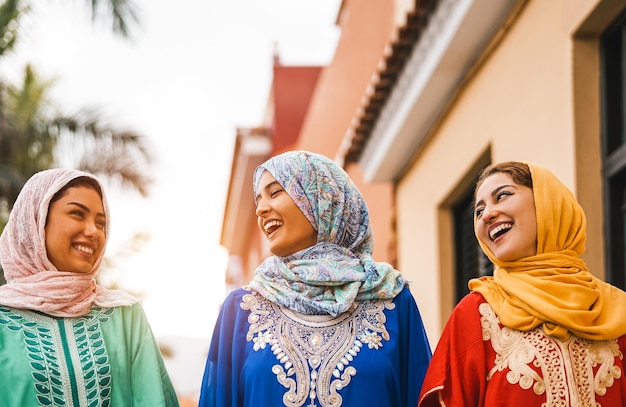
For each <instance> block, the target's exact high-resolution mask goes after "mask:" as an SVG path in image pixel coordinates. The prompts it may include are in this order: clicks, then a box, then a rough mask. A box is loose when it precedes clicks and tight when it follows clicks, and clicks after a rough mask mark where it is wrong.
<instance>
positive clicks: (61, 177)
mask: <svg viewBox="0 0 626 407" xmlns="http://www.w3.org/2000/svg"><path fill="white" fill-rule="evenodd" d="M78 177H89V178H92V179H94V180H96V181H98V180H97V179H96V178H95V177H94V176H93V175H91V174H89V173H85V172H82V171H78V170H72V169H51V170H46V171H41V172H39V173H37V174H35V175H33V176H32V177H31V178H30V179H29V180H28V182H26V184H25V185H24V187H23V188H22V190H21V191H20V194H19V196H18V198H17V200H16V201H15V204H14V206H13V209H12V210H11V213H10V215H9V221H8V223H7V225H6V227H5V228H4V231H3V232H2V235H1V236H0V263H1V264H2V269H3V271H4V276H5V279H6V281H7V284H5V285H3V286H0V304H2V305H5V306H9V307H14V308H20V309H29V310H35V311H40V312H43V313H45V314H48V315H52V316H56V317H78V316H82V315H85V314H87V313H88V312H89V310H90V309H91V307H92V306H93V305H94V304H95V305H99V306H102V307H114V306H120V305H130V304H133V303H135V302H137V301H138V299H137V298H135V297H134V296H132V295H131V294H129V293H127V292H125V291H121V290H108V289H106V288H104V287H101V286H99V285H98V284H97V283H96V280H95V275H96V274H97V272H98V270H99V268H100V264H101V262H102V258H103V256H104V250H103V251H102V253H101V255H100V257H99V258H98V259H97V261H96V262H95V263H94V267H93V269H92V270H91V272H90V273H87V274H83V273H73V272H67V271H63V270H57V269H56V267H55V266H54V265H53V264H52V263H51V262H50V260H49V259H48V255H47V253H46V243H45V225H46V219H47V215H48V209H49V206H50V200H51V199H52V197H53V196H54V194H56V193H57V192H58V191H59V190H60V189H61V188H63V187H64V186H65V185H66V184H67V183H69V182H70V181H71V180H73V179H75V178H78ZM98 184H100V183H99V182H98ZM100 190H101V192H102V204H103V207H104V210H105V214H106V226H105V230H106V232H107V233H106V234H107V237H106V239H107V241H108V235H109V231H110V229H109V227H110V214H109V207H108V202H107V200H106V196H105V194H104V190H103V188H102V186H100ZM105 245H106V241H105Z"/></svg>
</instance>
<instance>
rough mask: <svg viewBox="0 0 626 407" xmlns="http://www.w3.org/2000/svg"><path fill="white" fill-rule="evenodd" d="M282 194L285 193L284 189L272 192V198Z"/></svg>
mask: <svg viewBox="0 0 626 407" xmlns="http://www.w3.org/2000/svg"><path fill="white" fill-rule="evenodd" d="M281 192H283V190H282V189H275V190H273V191H272V192H270V196H271V197H272V198H273V197H275V196H276V195H277V194H279V193H281Z"/></svg>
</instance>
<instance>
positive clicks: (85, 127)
mask: <svg viewBox="0 0 626 407" xmlns="http://www.w3.org/2000/svg"><path fill="white" fill-rule="evenodd" d="M38 1H41V0H38ZM87 3H88V4H89V6H90V7H91V11H92V15H91V17H92V19H93V20H94V21H95V20H101V21H102V20H105V21H106V20H109V21H111V23H112V26H111V28H112V31H113V33H114V34H117V35H120V36H122V37H124V38H129V37H130V31H131V28H132V27H134V26H138V25H139V19H138V12H137V9H136V6H135V4H134V3H133V1H132V0H87ZM30 4H32V3H30V2H29V1H28V0H5V1H4V2H2V4H0V57H2V56H4V55H6V54H7V53H8V52H9V51H11V50H12V49H13V48H14V47H15V44H16V43H17V41H18V38H19V34H20V32H19V29H20V19H21V18H23V16H24V15H25V14H26V13H28V12H29V11H31V7H30ZM53 85H54V81H52V80H43V79H41V78H40V77H39V76H38V75H37V74H36V72H35V69H34V68H33V67H32V66H30V65H27V66H26V67H25V69H24V73H23V76H22V81H21V83H19V84H17V85H12V84H8V83H6V81H3V80H2V79H0V232H1V231H2V230H3V229H4V225H5V224H6V221H7V217H8V213H9V211H10V208H11V206H12V205H13V202H14V201H15V199H16V198H17V195H18V193H19V191H20V190H21V188H22V185H24V183H25V182H26V180H27V179H28V178H30V177H31V176H32V175H33V174H35V173H36V172H38V171H41V170H44V169H48V168H52V167H54V166H59V165H60V164H61V163H63V165H64V166H72V167H74V168H78V169H82V170H84V171H88V172H91V173H94V174H96V175H100V176H104V177H106V178H108V179H110V180H113V181H117V182H118V183H119V184H120V185H121V186H123V187H129V188H132V189H134V190H136V191H138V192H139V193H140V194H142V195H144V196H145V195H147V193H148V187H149V185H150V184H151V182H152V180H151V177H150V176H149V174H150V172H151V171H150V165H151V162H152V157H151V154H150V152H149V149H148V145H147V142H146V139H145V138H144V137H143V136H142V135H140V134H138V133H136V132H134V131H132V130H128V129H120V128H117V127H116V126H114V125H112V124H109V123H107V122H106V121H105V120H104V118H103V117H102V115H101V114H100V113H99V112H98V111H97V109H92V108H83V109H80V111H78V112H75V113H71V114H67V113H64V112H61V111H60V110H58V109H56V108H55V107H54V106H53V104H52V102H51V101H50V100H49V98H48V92H49V90H50V88H51V87H52V86H53ZM68 160H69V161H68ZM68 162H69V164H68Z"/></svg>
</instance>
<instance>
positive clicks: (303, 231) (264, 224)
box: [255, 171, 317, 257]
mask: <svg viewBox="0 0 626 407" xmlns="http://www.w3.org/2000/svg"><path fill="white" fill-rule="evenodd" d="M255 199H256V206H257V208H256V215H257V221H258V225H259V228H260V229H261V231H262V232H263V233H264V234H265V236H266V237H267V239H268V240H269V244H270V251H271V252H272V253H273V254H275V255H276V256H280V257H285V256H288V255H290V254H293V253H295V252H297V251H300V250H303V249H306V248H307V247H311V246H313V245H315V244H316V243H317V232H316V231H315V228H313V225H311V222H309V220H308V219H307V218H306V217H305V216H304V214H303V213H302V211H301V210H300V208H298V206H297V205H296V203H295V202H294V201H293V199H291V196H289V194H288V193H287V191H285V189H284V188H283V187H282V186H281V185H280V184H279V183H278V181H276V179H275V178H274V177H273V176H272V174H271V173H270V172H269V171H264V172H263V174H262V175H261V178H260V180H259V184H258V192H257V196H256V197H255Z"/></svg>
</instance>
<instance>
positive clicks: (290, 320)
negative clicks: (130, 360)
mask: <svg viewBox="0 0 626 407" xmlns="http://www.w3.org/2000/svg"><path fill="white" fill-rule="evenodd" d="M400 332H402V335H401V334H400ZM429 360H430V348H429V346H428V341H427V338H426V334H425V331H424V327H423V325H422V320H421V317H420V314H419V311H418V309H417V306H416V304H415V301H414V299H413V296H412V295H411V293H410V291H409V290H408V288H405V289H404V290H403V291H402V292H401V293H400V294H398V295H397V296H396V297H395V298H394V299H393V300H376V301H365V302H361V303H356V305H355V306H354V307H353V308H352V309H351V310H350V311H348V312H346V313H344V314H342V315H341V316H340V317H339V318H337V317H332V316H330V315H305V314H300V313H296V312H294V311H290V310H288V309H286V308H284V307H279V306H277V305H276V304H274V303H272V302H270V301H268V300H266V299H264V298H263V297H261V296H260V295H259V294H257V293H256V292H254V291H249V290H246V289H238V290H235V291H233V292H232V293H231V294H230V295H229V296H228V297H227V299H226V301H225V302H224V305H223V308H222V310H221V312H220V315H219V318H218V321H217V324H216V327H215V332H214V334H213V339H212V343H211V347H210V351H209V356H208V360H207V365H206V370H205V374H204V379H203V382H202V398H201V400H200V404H199V405H200V406H201V407H209V406H224V407H225V406H232V407H234V406H239V407H248V406H282V405H285V406H378V407H384V406H388V407H404V406H411V407H414V406H416V405H417V399H418V395H419V391H420V388H421V385H422V380H423V378H424V374H425V372H426V368H427V367H428V362H429Z"/></svg>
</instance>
